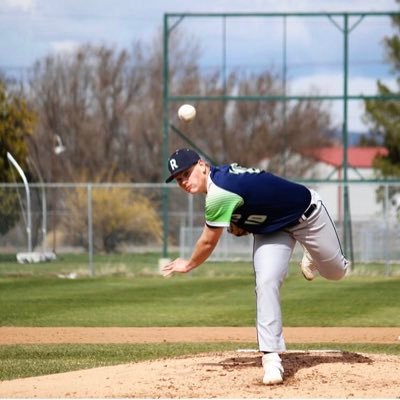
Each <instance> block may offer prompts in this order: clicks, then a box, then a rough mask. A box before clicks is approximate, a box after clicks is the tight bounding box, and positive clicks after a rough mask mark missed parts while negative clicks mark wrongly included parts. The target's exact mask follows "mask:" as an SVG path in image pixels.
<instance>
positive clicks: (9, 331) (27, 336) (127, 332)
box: [0, 327, 400, 344]
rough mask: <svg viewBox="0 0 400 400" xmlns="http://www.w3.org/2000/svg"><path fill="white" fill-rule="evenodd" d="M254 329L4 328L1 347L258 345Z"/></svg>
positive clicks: (375, 333)
mask: <svg viewBox="0 0 400 400" xmlns="http://www.w3.org/2000/svg"><path fill="white" fill-rule="evenodd" d="M284 335H285V339H286V342H287V343H400V340H399V337H400V328H320V327H318V328H317V327H315V328H313V327H312V328H284ZM255 341H256V331H255V328H253V327H244V328H241V327H237V328H236V327H233V328H232V327H229V328H228V327H190V328H158V327H155V328H78V327H77V328H64V327H60V328H28V327H0V344H33V343H157V342H170V343H172V342H255Z"/></svg>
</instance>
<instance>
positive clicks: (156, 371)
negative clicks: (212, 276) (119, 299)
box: [0, 327, 400, 399]
mask: <svg viewBox="0 0 400 400" xmlns="http://www.w3.org/2000/svg"><path fill="white" fill-rule="evenodd" d="M284 333H285V337H286V341H287V342H288V343H296V342H298V343H311V342H320V343H321V342H325V343H328V342H329V343H338V348H339V347H340V345H339V343H351V342H357V343H399V342H400V341H399V339H398V338H399V336H400V328H286V329H285V332H284ZM207 341H236V342H238V348H240V342H242V343H243V342H254V341H255V330H254V328H12V327H2V328H0V343H1V344H15V343H154V342H167V343H168V342H207ZM282 360H283V366H284V368H285V381H284V383H283V384H282V385H277V386H273V387H269V386H264V385H262V383H261V378H262V367H261V355H260V354H259V353H258V352H254V351H236V352H221V353H213V354H202V355H197V356H185V357H180V358H173V359H165V360H157V361H146V362H140V363H136V364H124V365H118V366H110V367H103V368H94V369H89V370H81V371H75V372H68V373H62V374H55V375H48V376H41V377H34V378H26V379H16V380H12V381H3V382H0V397H1V398H300V397H301V398H321V397H322V398H391V399H394V398H400V384H399V377H400V357H399V356H388V355H372V354H358V353H348V352H341V351H340V349H338V350H337V351H308V352H299V351H292V352H290V351H289V352H287V353H285V354H283V355H282Z"/></svg>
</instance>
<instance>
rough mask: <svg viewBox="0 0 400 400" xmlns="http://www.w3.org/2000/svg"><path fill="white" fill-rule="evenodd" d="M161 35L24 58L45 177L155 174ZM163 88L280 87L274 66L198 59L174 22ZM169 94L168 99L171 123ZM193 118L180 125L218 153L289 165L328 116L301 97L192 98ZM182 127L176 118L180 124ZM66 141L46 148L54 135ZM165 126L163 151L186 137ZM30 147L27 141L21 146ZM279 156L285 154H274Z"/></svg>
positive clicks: (157, 177) (282, 168)
mask: <svg viewBox="0 0 400 400" xmlns="http://www.w3.org/2000/svg"><path fill="white" fill-rule="evenodd" d="M160 38H161V35H160V34H159V35H157V36H156V37H155V38H154V40H153V42H152V43H150V44H148V45H143V44H140V43H137V44H135V45H133V46H132V49H131V50H130V51H124V50H122V51H117V50H115V49H110V48H106V47H93V46H90V45H86V46H83V47H81V48H80V49H79V50H78V51H77V52H76V53H74V54H72V55H70V54H69V55H59V56H54V55H52V56H49V57H47V58H46V59H44V60H41V61H39V62H38V63H37V64H36V65H35V68H34V71H33V75H32V79H31V85H30V92H29V93H30V97H31V99H32V104H33V105H34V107H35V109H36V111H37V114H38V115H39V123H38V125H37V128H36V131H35V134H34V139H35V144H36V157H35V158H36V161H37V164H38V165H40V168H41V170H42V171H46V172H43V173H42V175H44V176H45V178H46V180H48V181H79V180H82V179H89V180H95V179H96V180H99V179H100V180H101V178H102V177H103V178H104V179H106V177H107V179H112V180H113V179H117V176H118V174H120V173H122V174H124V175H125V176H128V177H129V180H130V181H132V182H159V181H161V180H162V171H163V166H162V112H163V103H162V99H163V96H162V95H163V62H164V60H163V56H162V54H163V49H162V41H161V40H160ZM169 51H170V57H169V59H170V65H169V71H168V74H169V91H170V93H171V94H181V95H182V94H196V95H204V96H213V95H216V96H218V95H222V94H230V95H235V94H238V95H241V96H246V95H253V96H254V95H281V94H282V90H281V84H280V79H279V76H277V75H273V74H272V73H269V72H264V73H262V74H260V75H252V76H249V77H247V76H239V75H238V74H237V73H232V74H230V75H229V76H228V77H227V79H226V80H225V81H224V82H223V80H222V77H221V75H220V74H219V73H215V74H212V75H209V76H206V75H205V74H204V73H203V71H201V70H200V68H199V63H198V60H199V56H200V54H201V51H200V48H199V46H198V45H197V44H196V40H195V39H194V38H188V37H187V35H182V34H181V32H180V31H179V30H175V31H173V32H172V34H171V36H170V49H169ZM178 106H179V104H172V103H170V110H169V115H170V118H171V121H172V122H173V123H176V124H178V121H177V120H176V110H177V108H178ZM196 107H197V109H198V114H199V118H197V119H196V120H195V123H194V124H192V126H191V127H190V129H188V130H187V132H185V134H186V135H187V136H188V138H189V139H190V140H192V141H193V142H194V143H196V145H197V146H198V147H200V148H201V149H203V150H204V151H205V152H207V153H208V154H210V155H211V156H212V158H213V159H214V160H216V161H217V162H218V163H222V162H231V161H237V162H240V163H242V164H243V165H249V166H250V165H255V164H257V163H258V162H259V161H260V160H262V159H263V158H266V157H267V158H268V159H269V160H270V163H269V168H270V169H271V170H273V171H275V172H284V173H286V174H290V173H291V172H293V173H295V174H296V175H297V176H298V174H299V172H303V171H304V170H306V169H307V168H308V165H306V164H304V165H303V164H302V165H301V166H300V165H298V163H296V165H295V166H294V167H290V168H292V171H290V168H289V167H288V166H290V163H289V162H288V163H286V161H287V160H289V159H290V158H291V155H292V154H293V153H295V152H298V151H301V149H302V148H304V147H307V146H310V144H311V143H312V144H313V145H314V146H316V145H319V144H322V143H324V144H325V142H326V135H325V132H326V131H327V130H328V127H329V124H330V121H329V116H328V113H327V112H325V111H324V110H323V109H322V106H321V104H319V103H317V102H311V101H308V102H307V101H302V102H287V103H286V104H285V103H283V102H280V101H199V102H198V104H196ZM182 129H183V130H185V129H186V128H185V127H183V128H182ZM56 137H60V138H61V139H62V142H63V143H64V145H65V147H66V149H67V150H66V151H65V152H64V153H63V154H62V155H61V156H60V157H58V158H55V156H54V152H53V148H54V139H55V138H56ZM187 145H188V144H187V142H185V141H183V140H182V139H181V138H179V137H178V136H176V135H174V134H170V143H169V146H170V149H169V150H170V151H173V150H174V149H175V148H177V147H181V146H187ZM31 153H34V148H33V147H32V148H31ZM282 160H285V162H284V163H282Z"/></svg>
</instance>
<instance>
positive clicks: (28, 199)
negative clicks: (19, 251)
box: [7, 152, 32, 253]
mask: <svg viewBox="0 0 400 400" xmlns="http://www.w3.org/2000/svg"><path fill="white" fill-rule="evenodd" d="M7 158H8V160H9V161H10V163H11V164H12V165H13V166H14V167H15V169H16V170H17V171H18V173H19V175H20V176H21V178H22V182H23V183H24V186H25V194H26V233H27V236H28V253H32V217H31V195H30V192H29V184H28V180H27V179H26V176H25V174H24V171H23V170H22V168H21V167H20V166H19V164H18V163H17V161H16V160H15V158H14V157H13V156H12V155H11V154H10V153H9V152H7Z"/></svg>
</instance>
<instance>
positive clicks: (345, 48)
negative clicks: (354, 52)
mask: <svg viewBox="0 0 400 400" xmlns="http://www.w3.org/2000/svg"><path fill="white" fill-rule="evenodd" d="M343 18H344V24H343V38H344V43H343V73H344V77H343V132H342V135H343V138H342V139H343V163H342V169H343V244H344V251H345V254H346V255H348V254H349V237H348V217H349V215H348V211H349V194H348V174H347V172H348V171H347V147H348V143H347V139H348V127H347V101H348V99H347V95H348V34H349V26H348V24H349V21H348V16H347V14H344V15H343Z"/></svg>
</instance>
